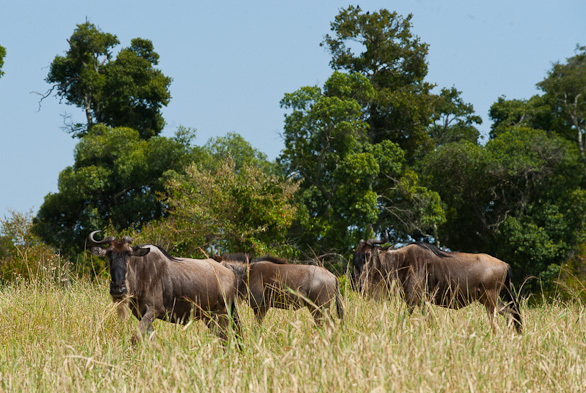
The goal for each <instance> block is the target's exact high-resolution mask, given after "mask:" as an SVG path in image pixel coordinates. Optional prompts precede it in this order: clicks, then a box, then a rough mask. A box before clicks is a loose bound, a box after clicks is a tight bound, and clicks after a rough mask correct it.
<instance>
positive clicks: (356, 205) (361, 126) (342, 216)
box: [279, 72, 443, 253]
mask: <svg viewBox="0 0 586 393" xmlns="http://www.w3.org/2000/svg"><path fill="white" fill-rule="evenodd" d="M373 94H374V89H373V87H372V85H371V83H370V82H369V80H368V79H367V78H366V77H364V76H363V75H361V74H359V73H354V74H344V73H340V72H334V74H333V75H332V76H331V77H330V79H328V81H327V82H326V83H325V86H324V89H323V90H322V89H320V88H319V87H317V86H313V87H303V88H301V89H299V90H297V91H296V92H294V93H290V94H286V95H285V97H284V98H283V100H282V101H281V106H283V107H284V108H286V109H289V110H291V112H290V113H289V114H287V115H286V116H285V127H284V134H283V136H284V140H285V149H284V150H283V152H282V154H281V156H280V157H279V162H280V164H281V165H282V167H283V170H284V172H285V175H286V176H292V177H294V178H297V179H299V180H302V183H301V187H300V191H299V193H298V200H299V204H300V208H301V210H300V212H299V215H298V217H297V221H296V223H295V224H294V225H293V230H292V235H293V236H294V237H295V238H296V241H297V242H298V243H299V244H302V247H308V248H309V249H311V250H313V251H314V252H322V251H332V250H334V251H336V252H340V253H346V252H349V251H350V250H351V249H352V248H353V247H354V246H355V245H356V244H357V242H358V240H360V238H361V237H368V236H372V235H373V233H375V232H378V233H380V232H383V231H384V230H385V229H386V228H389V227H391V228H393V235H394V236H396V237H397V238H405V237H406V236H408V235H409V234H415V233H419V234H424V233H427V232H428V230H429V228H433V227H434V225H436V224H437V222H441V221H442V219H443V213H442V211H441V207H440V205H439V198H438V197H437V194H435V193H432V192H430V191H429V190H427V189H425V188H424V187H421V186H419V185H418V181H417V175H416V174H415V172H413V171H411V170H410V169H409V168H408V167H407V165H406V161H405V153H404V151H403V150H402V149H401V148H400V147H399V146H398V145H397V144H396V143H393V142H391V141H388V140H385V141H382V142H380V143H375V144H372V143H370V141H369V138H368V129H369V126H368V123H367V122H366V121H365V120H364V119H363V111H362V106H361V105H360V103H359V100H360V99H368V98H369V97H370V96H372V95H373Z"/></svg>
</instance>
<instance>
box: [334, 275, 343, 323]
mask: <svg viewBox="0 0 586 393" xmlns="http://www.w3.org/2000/svg"><path fill="white" fill-rule="evenodd" d="M336 311H337V312H338V318H340V319H342V320H343V319H344V306H343V305H342V294H341V293H340V283H339V282H338V279H337V278H336Z"/></svg>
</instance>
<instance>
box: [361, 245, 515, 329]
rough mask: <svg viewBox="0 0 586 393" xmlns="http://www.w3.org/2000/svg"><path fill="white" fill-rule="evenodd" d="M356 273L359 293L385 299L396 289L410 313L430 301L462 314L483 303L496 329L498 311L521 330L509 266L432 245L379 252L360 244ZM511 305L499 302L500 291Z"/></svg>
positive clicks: (481, 255) (485, 257)
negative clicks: (466, 309)
mask: <svg viewBox="0 0 586 393" xmlns="http://www.w3.org/2000/svg"><path fill="white" fill-rule="evenodd" d="M354 273H355V274H357V273H358V274H359V276H358V277H355V280H356V281H357V284H358V288H359V290H360V291H361V292H363V293H366V294H368V295H370V296H372V297H375V298H382V297H385V296H388V295H390V294H392V293H393V292H394V291H395V289H398V290H399V291H400V292H401V294H402V295H403V296H404V298H405V301H406V302H407V305H408V307H409V311H412V310H413V308H414V307H415V306H421V307H423V306H424V305H425V303H426V302H429V303H431V304H434V305H438V306H443V307H448V308H454V309H459V308H461V307H465V306H467V305H469V304H471V303H472V302H474V301H479V302H480V303H481V304H483V305H484V306H485V308H486V311H487V313H488V317H489V319H490V322H491V326H492V327H493V329H496V325H495V321H494V317H495V315H496V312H497V311H498V312H499V313H503V312H504V311H505V310H506V311H507V313H509V314H510V315H511V316H512V318H513V322H514V324H515V328H516V329H517V331H519V332H520V331H521V330H522V324H521V315H520V313H519V308H518V304H517V301H516V299H515V297H514V295H513V293H512V287H511V283H510V266H509V265H508V264H507V263H505V262H503V261H501V260H499V259H497V258H494V257H492V256H490V255H487V254H468V253H460V252H445V251H441V250H439V249H438V248H436V247H434V246H432V245H429V244H410V245H407V246H405V247H402V248H400V249H398V250H386V249H381V248H380V247H377V246H375V245H372V244H368V242H364V241H361V242H360V244H359V246H358V248H357V250H356V252H355V255H354ZM503 287H506V288H505V293H504V294H505V296H506V297H507V298H508V299H510V302H509V304H506V305H503V304H502V303H500V302H499V301H498V296H499V294H500V292H501V290H502V289H503Z"/></svg>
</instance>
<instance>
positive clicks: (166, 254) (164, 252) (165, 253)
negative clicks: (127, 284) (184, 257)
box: [139, 244, 181, 262]
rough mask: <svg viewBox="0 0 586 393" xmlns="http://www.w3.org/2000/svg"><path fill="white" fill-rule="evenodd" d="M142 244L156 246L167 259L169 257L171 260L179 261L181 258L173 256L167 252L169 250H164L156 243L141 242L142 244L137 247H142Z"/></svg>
mask: <svg viewBox="0 0 586 393" xmlns="http://www.w3.org/2000/svg"><path fill="white" fill-rule="evenodd" d="M144 246H152V247H156V248H158V249H159V251H160V252H161V253H162V254H163V255H164V256H165V257H167V259H169V260H170V261H173V262H179V261H181V258H177V257H174V256H173V255H171V254H169V252H168V251H167V250H165V249H164V248H163V247H161V246H157V245H156V244H142V245H140V246H139V247H144Z"/></svg>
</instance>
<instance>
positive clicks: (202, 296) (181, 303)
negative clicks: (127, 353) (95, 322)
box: [89, 231, 240, 343]
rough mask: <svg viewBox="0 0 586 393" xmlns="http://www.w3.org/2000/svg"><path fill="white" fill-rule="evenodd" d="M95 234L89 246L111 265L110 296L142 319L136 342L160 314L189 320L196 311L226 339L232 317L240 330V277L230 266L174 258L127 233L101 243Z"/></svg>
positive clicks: (120, 305)
mask: <svg viewBox="0 0 586 393" xmlns="http://www.w3.org/2000/svg"><path fill="white" fill-rule="evenodd" d="M97 232H99V231H94V232H92V233H91V234H90V235H89V244H90V246H91V252H92V254H94V255H97V256H99V257H106V258H107V259H108V261H109V263H110V274H111V282H110V295H111V296H112V300H113V301H114V302H115V303H118V306H119V307H125V306H126V305H128V306H129V307H130V309H131V310H132V313H133V314H134V316H135V317H136V318H137V319H138V320H139V321H140V322H139V324H138V332H135V334H134V335H133V338H132V341H133V343H135V342H137V341H138V340H140V339H141V338H142V337H143V336H144V334H145V333H150V332H152V331H153V326H152V323H153V321H154V320H155V319H157V318H158V319H163V320H167V321H169V322H173V323H183V324H186V323H187V322H188V321H189V318H190V316H191V315H192V314H193V317H194V318H197V319H201V320H203V321H205V322H206V324H207V325H208V327H210V328H212V329H213V330H215V331H216V333H217V334H218V335H219V336H220V338H222V339H223V340H226V338H227V331H228V327H229V324H230V322H231V321H233V323H234V326H235V328H236V331H237V333H239V331H240V324H239V318H238V314H237V311H236V308H235V297H236V276H235V275H234V273H233V272H232V270H231V269H228V268H227V267H225V266H223V265H222V264H221V263H218V262H216V261H215V260H213V259H188V258H175V257H172V256H171V255H169V254H168V253H167V252H166V251H165V250H164V249H162V248H160V247H158V246H154V245H143V246H134V247H131V246H130V244H131V243H132V238H131V237H128V236H125V237H123V238H122V239H121V240H117V239H116V238H115V237H108V238H105V239H103V240H99V241H98V240H95V239H94V236H95V234H96V233H97ZM103 246H106V247H105V248H104V247H103ZM192 312H193V313H192Z"/></svg>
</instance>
